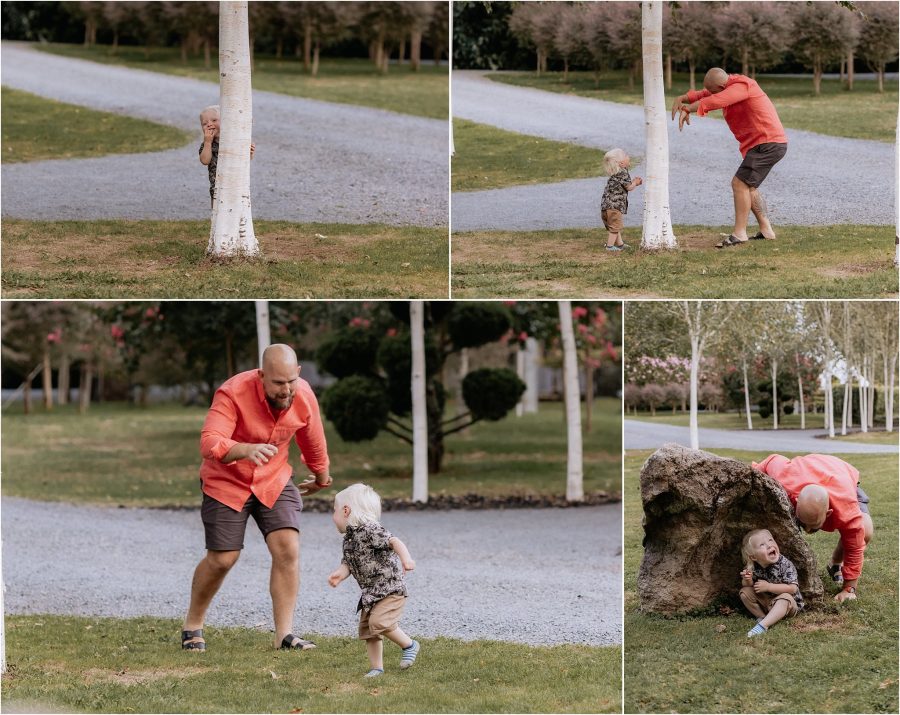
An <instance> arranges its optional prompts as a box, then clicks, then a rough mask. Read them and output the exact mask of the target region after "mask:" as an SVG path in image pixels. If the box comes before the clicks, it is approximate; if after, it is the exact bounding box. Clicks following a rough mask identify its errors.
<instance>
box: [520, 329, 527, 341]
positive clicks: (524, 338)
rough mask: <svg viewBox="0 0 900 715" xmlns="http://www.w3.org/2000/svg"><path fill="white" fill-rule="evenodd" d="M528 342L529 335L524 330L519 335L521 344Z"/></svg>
mask: <svg viewBox="0 0 900 715" xmlns="http://www.w3.org/2000/svg"><path fill="white" fill-rule="evenodd" d="M526 340H528V333H526V332H525V331H524V330H523V331H522V332H521V333H519V342H520V343H524V342H525V341H526Z"/></svg>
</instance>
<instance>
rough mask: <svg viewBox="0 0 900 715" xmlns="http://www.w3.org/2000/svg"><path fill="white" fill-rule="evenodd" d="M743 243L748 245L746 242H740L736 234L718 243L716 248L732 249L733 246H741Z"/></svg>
mask: <svg viewBox="0 0 900 715" xmlns="http://www.w3.org/2000/svg"><path fill="white" fill-rule="evenodd" d="M743 243H746V241H739V240H738V239H736V238H735V237H734V234H731V235H730V236H729V237H728V238H726V239H725V240H724V241H722V242H720V243H717V244H716V248H731V247H733V246H740V245H741V244H743Z"/></svg>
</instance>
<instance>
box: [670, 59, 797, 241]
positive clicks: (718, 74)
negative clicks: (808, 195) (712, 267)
mask: <svg viewBox="0 0 900 715" xmlns="http://www.w3.org/2000/svg"><path fill="white" fill-rule="evenodd" d="M703 87H704V89H703V91H701V92H695V91H689V92H688V93H687V94H683V95H681V96H680V97H678V99H676V100H675V104H674V105H673V106H672V119H674V118H675V113H676V112H680V113H681V114H680V116H679V120H678V128H679V130H680V129H681V128H682V127H683V126H684V124H685V123H687V124H690V123H691V119H690V116H691V113H694V112H696V114H697V116H699V117H702V116H705V115H706V114H707V113H709V112H712V111H714V110H716V109H721V110H722V115H723V116H724V117H725V122H726V123H727V124H728V128H729V129H731V132H732V134H734V137H735V139H737V140H738V142H739V143H740V151H741V156H742V157H743V159H744V160H743V162H742V163H741V165H740V167H738V170H737V173H736V174H735V175H734V178H733V179H732V180H731V191H732V193H733V194H734V231H733V232H732V233H731V235H730V236H729V237H728V238H726V239H725V240H724V241H722V242H721V243H718V244H716V248H731V247H732V246H739V245H741V244H743V243H746V242H747V240H748V236H747V219H748V218H749V216H750V212H751V211H753V215H754V216H755V217H756V220H757V221H758V222H759V232H758V233H757V234H756V235H755V236H751V237H749V238H752V239H756V240H759V239H774V238H775V231H774V229H773V228H772V224H771V223H770V222H769V217H768V215H767V213H766V211H767V210H766V202H765V199H763V196H762V194H761V193H760V192H759V186H760V184H762V182H763V181H764V180H765V178H766V176H768V174H769V171H770V170H771V169H772V167H773V166H775V164H777V163H778V162H779V161H780V160H781V159H782V158H783V157H784V155H785V154H786V153H787V136H786V135H785V133H784V127H783V126H782V125H781V120H780V119H779V118H778V112H776V111H775V105H774V104H772V101H771V100H770V99H769V98H768V96H767V95H766V93H765V92H763V91H762V89H760V86H759V85H758V84H757V83H756V81H755V80H752V79H750V78H749V77H745V76H744V75H741V74H731V75H730V74H728V73H727V72H725V70H723V69H720V68H719V67H713V68H712V69H711V70H709V72H707V73H706V76H705V77H704V78H703Z"/></svg>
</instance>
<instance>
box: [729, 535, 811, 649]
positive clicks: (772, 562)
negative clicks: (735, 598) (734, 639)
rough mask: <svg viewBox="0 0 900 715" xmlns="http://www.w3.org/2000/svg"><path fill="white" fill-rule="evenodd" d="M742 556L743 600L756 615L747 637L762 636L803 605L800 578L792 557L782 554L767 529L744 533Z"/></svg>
mask: <svg viewBox="0 0 900 715" xmlns="http://www.w3.org/2000/svg"><path fill="white" fill-rule="evenodd" d="M741 556H742V557H743V559H744V563H745V564H746V567H745V568H744V570H743V571H741V592H740V597H741V602H742V603H743V604H744V606H746V607H747V610H748V611H750V613H752V614H753V615H754V616H756V619H757V620H756V625H755V626H753V628H751V629H750V630H749V631H747V637H748V638H753V637H755V636H759V635H762V634H763V633H765V632H766V631H768V630H769V628H771V627H772V626H773V625H775V624H776V623H778V621H780V620H781V619H782V618H790V617H791V616H794V615H796V614H797V612H798V611H800V610H801V609H802V608H803V595H802V594H801V593H800V580H799V578H798V576H797V569H796V568H795V567H794V564H793V563H791V561H790V559H788V558H787V557H785V556H782V554H781V551H780V549H779V548H778V544H776V543H775V539H774V538H773V537H772V534H771V533H770V532H769V531H768V529H755V530H753V531H751V532H749V533H748V534H747V535H746V536H744V539H743V542H742V544H741Z"/></svg>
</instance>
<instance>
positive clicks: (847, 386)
mask: <svg viewBox="0 0 900 715" xmlns="http://www.w3.org/2000/svg"><path fill="white" fill-rule="evenodd" d="M852 394H853V392H852V391H851V390H850V375H847V382H845V383H844V412H843V414H842V415H841V435H845V434H847V404H848V403H849V402H850V395H852Z"/></svg>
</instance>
